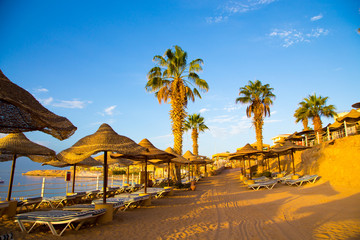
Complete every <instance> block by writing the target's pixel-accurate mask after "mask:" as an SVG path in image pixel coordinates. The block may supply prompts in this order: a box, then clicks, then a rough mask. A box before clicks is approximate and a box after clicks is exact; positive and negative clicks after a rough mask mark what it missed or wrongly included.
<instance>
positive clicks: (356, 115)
mask: <svg viewBox="0 0 360 240" xmlns="http://www.w3.org/2000/svg"><path fill="white" fill-rule="evenodd" d="M336 121H337V122H339V123H342V122H344V121H346V122H348V123H356V122H358V121H360V112H358V111H356V110H355V109H351V111H350V112H349V113H348V114H346V115H344V116H342V117H339V118H337V119H336Z"/></svg>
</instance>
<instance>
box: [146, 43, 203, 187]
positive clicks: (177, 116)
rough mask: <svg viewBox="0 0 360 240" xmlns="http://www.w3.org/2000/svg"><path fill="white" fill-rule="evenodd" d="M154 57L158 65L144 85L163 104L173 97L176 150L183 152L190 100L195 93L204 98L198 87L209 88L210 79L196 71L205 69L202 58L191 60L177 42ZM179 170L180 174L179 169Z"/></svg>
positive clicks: (151, 71)
mask: <svg viewBox="0 0 360 240" xmlns="http://www.w3.org/2000/svg"><path fill="white" fill-rule="evenodd" d="M153 61H154V62H156V66H155V67H153V68H152V69H150V71H149V73H148V75H147V78H148V81H147V83H146V86H145V89H146V90H147V91H148V92H155V96H156V98H157V99H158V101H159V103H160V104H161V103H162V102H164V103H167V102H169V101H170V104H171V110H170V119H171V122H172V133H173V135H174V150H175V152H177V153H178V154H180V155H182V135H183V132H184V122H185V118H186V111H185V109H186V107H187V103H188V100H191V101H193V102H194V101H195V97H199V98H201V95H200V93H199V90H200V91H203V92H207V91H208V90H209V86H208V84H207V82H206V81H205V80H203V79H201V78H200V77H199V75H198V74H197V73H198V72H200V71H202V65H203V60H202V59H200V58H198V59H195V60H193V61H191V62H190V63H188V62H187V53H186V52H185V51H183V50H182V49H181V47H179V46H175V47H174V49H167V50H166V51H165V53H164V56H160V55H156V56H155V57H154V58H153ZM197 88H198V89H199V90H198V89H197ZM176 170H177V171H176V175H177V177H178V176H179V175H180V170H179V169H176ZM178 180H179V179H178Z"/></svg>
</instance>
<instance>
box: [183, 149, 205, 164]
mask: <svg viewBox="0 0 360 240" xmlns="http://www.w3.org/2000/svg"><path fill="white" fill-rule="evenodd" d="M183 157H184V158H186V159H188V160H189V161H190V163H191V164H204V163H206V161H205V160H204V157H203V156H196V155H194V154H193V153H192V152H190V151H189V150H187V151H186V152H185V153H184V155H183Z"/></svg>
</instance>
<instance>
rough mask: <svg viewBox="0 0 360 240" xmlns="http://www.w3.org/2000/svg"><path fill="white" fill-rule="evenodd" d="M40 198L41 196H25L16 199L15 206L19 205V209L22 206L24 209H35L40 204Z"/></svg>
mask: <svg viewBox="0 0 360 240" xmlns="http://www.w3.org/2000/svg"><path fill="white" fill-rule="evenodd" d="M42 199H43V198H42V197H33V198H27V199H24V200H20V201H18V204H17V206H18V207H19V211H21V210H23V208H25V210H26V211H30V210H35V209H36V208H37V207H38V206H39V205H40V203H41V201H42Z"/></svg>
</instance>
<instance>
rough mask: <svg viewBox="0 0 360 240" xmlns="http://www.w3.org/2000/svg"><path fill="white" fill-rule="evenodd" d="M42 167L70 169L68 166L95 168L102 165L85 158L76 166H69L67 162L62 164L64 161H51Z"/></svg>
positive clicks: (90, 158) (92, 159)
mask: <svg viewBox="0 0 360 240" xmlns="http://www.w3.org/2000/svg"><path fill="white" fill-rule="evenodd" d="M42 165H43V166H44V165H50V166H53V167H60V168H63V167H70V166H75V165H76V167H95V166H101V165H102V163H101V162H99V161H96V160H95V159H94V158H92V157H88V158H85V159H84V160H82V161H81V162H78V163H76V164H69V163H67V162H64V161H61V160H58V159H53V160H51V161H48V162H45V163H43V164H42Z"/></svg>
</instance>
